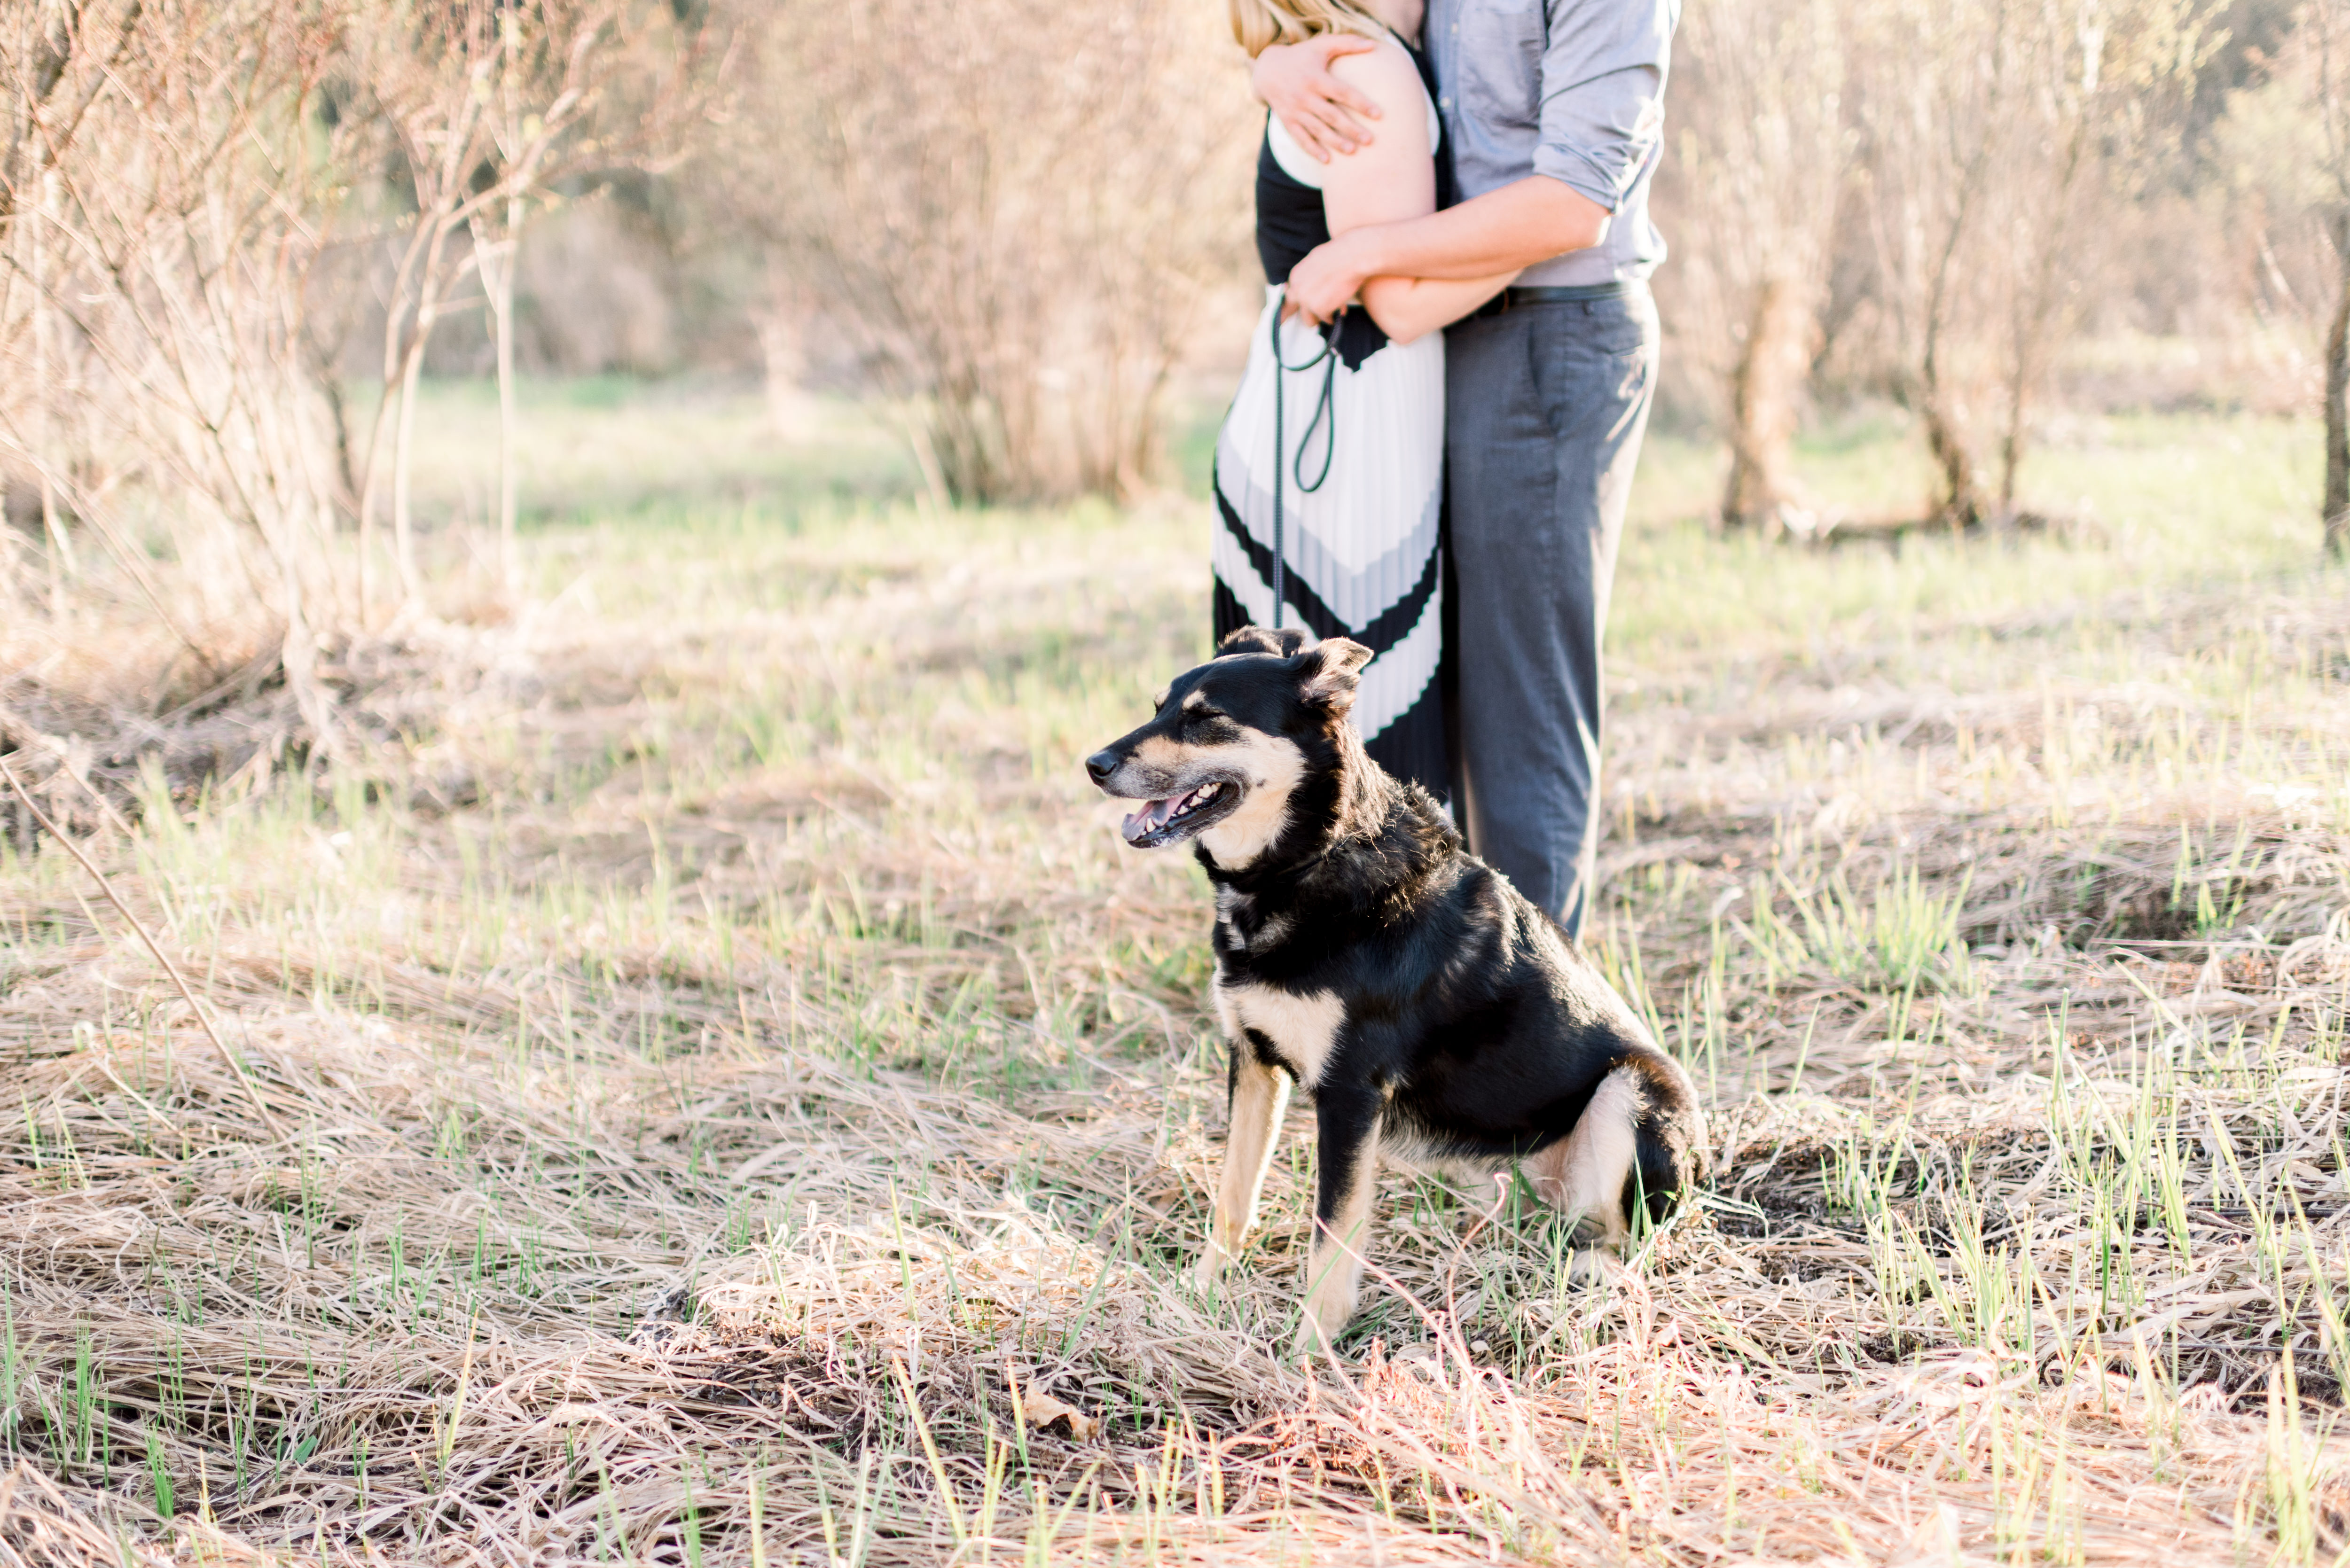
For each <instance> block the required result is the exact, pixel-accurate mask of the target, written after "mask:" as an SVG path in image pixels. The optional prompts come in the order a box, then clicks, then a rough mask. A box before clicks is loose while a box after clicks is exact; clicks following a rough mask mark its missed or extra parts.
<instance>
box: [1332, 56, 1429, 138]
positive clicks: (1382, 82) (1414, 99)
mask: <svg viewBox="0 0 2350 1568" xmlns="http://www.w3.org/2000/svg"><path fill="white" fill-rule="evenodd" d="M1330 71H1331V74H1332V75H1333V76H1336V77H1337V78H1339V79H1340V80H1341V81H1344V82H1345V83H1346V84H1347V86H1348V87H1352V88H1360V89H1361V90H1362V91H1363V92H1364V93H1366V94H1367V95H1368V96H1369V97H1370V99H1371V100H1372V101H1373V102H1375V103H1377V104H1378V106H1379V108H1380V109H1384V110H1386V111H1387V112H1388V114H1390V115H1394V114H1403V113H1407V112H1409V115H1410V116H1411V118H1413V119H1417V118H1418V117H1419V109H1420V107H1421V105H1422V104H1423V103H1424V102H1425V101H1426V97H1427V92H1428V89H1427V88H1425V87H1423V86H1421V85H1420V79H1419V66H1417V65H1415V64H1414V63H1413V62H1412V57H1411V56H1410V55H1409V53H1408V52H1407V51H1406V50H1405V48H1404V47H1403V46H1402V45H1401V44H1399V43H1397V42H1396V41H1395V40H1394V39H1392V38H1389V39H1386V40H1383V41H1382V42H1381V43H1380V45H1379V47H1378V48H1376V49H1365V50H1364V51H1363V52H1362V53H1360V54H1356V55H1341V56H1339V57H1337V58H1336V59H1335V60H1333V61H1331V62H1330ZM1374 145H1376V143H1374Z"/></svg>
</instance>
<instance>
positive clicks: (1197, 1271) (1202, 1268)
mask: <svg viewBox="0 0 2350 1568" xmlns="http://www.w3.org/2000/svg"><path fill="white" fill-rule="evenodd" d="M1229 1262H1232V1260H1231V1258H1230V1257H1228V1256H1227V1255H1226V1254H1225V1252H1224V1251H1223V1249H1222V1248H1221V1247H1211V1248H1209V1249H1208V1250H1207V1251H1204V1252H1202V1253H1201V1254H1200V1261H1199V1262H1196V1263H1193V1264H1192V1265H1191V1288H1192V1289H1193V1290H1195V1291H1198V1292H1199V1293H1201V1295H1209V1296H1211V1295H1214V1294H1215V1293H1216V1287H1217V1286H1219V1285H1221V1284H1222V1283H1223V1279H1224V1267H1225V1265H1226V1264H1228V1263H1229Z"/></svg>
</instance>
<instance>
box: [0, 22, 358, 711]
mask: <svg viewBox="0 0 2350 1568" xmlns="http://www.w3.org/2000/svg"><path fill="white" fill-rule="evenodd" d="M9 10H10V12H11V15H10V16H8V20H7V24H6V26H7V31H8V32H9V33H10V34H11V35H12V36H13V38H14V39H15V40H17V41H19V42H20V44H23V43H29V44H30V45H31V46H32V47H29V48H26V47H16V48H12V49H10V50H9V51H7V55H6V58H7V61H8V62H9V63H8V65H7V67H6V69H7V71H8V73H9V75H8V81H7V88H8V91H9V95H10V99H11V103H10V109H11V110H12V113H11V117H10V118H11V122H12V130H11V138H12V139H11V141H10V143H9V144H8V146H7V148H6V151H5V161H0V225H5V227H0V266H5V269H6V270H5V287H4V288H0V366H4V367H5V372H6V373H5V376H0V447H5V451H6V452H7V454H8V456H9V457H10V459H11V460H12V461H13V462H15V463H16V464H19V465H21V466H23V467H24V468H25V469H26V470H28V471H30V472H32V473H34V474H36V475H37V476H38V481H39V484H40V487H41V496H42V502H41V506H42V513H43V516H44V524H45V528H46V530H47V534H48V536H49V541H50V560H51V570H52V572H53V574H56V575H57V576H60V577H62V576H66V575H71V574H75V573H77V572H78V569H79V567H80V565H81V561H80V557H79V554H78V552H77V551H76V550H74V549H73V548H72V547H71V546H70V545H69V544H68V523H67V521H66V517H67V514H70V516H71V518H72V520H73V523H74V524H78V525H79V526H80V527H81V528H83V529H85V530H86V531H87V532H88V534H89V535H91V536H92V537H93V538H94V539H95V540H96V541H97V542H98V544H99V546H100V547H101V548H102V549H103V550H104V551H105V552H106V553H107V554H108V555H109V556H111V557H112V559H113V562H114V564H115V565H116V566H117V568H118V569H119V571H120V576H121V578H122V579H123V580H124V582H126V583H127V584H128V585H130V586H131V587H134V588H135V589H136V591H137V592H138V593H139V594H140V596H142V597H144V598H145V600H146V601H147V603H148V605H149V607H151V611H152V613H153V614H154V616H155V617H156V618H157V619H158V620H159V621H160V622H161V624H163V625H164V626H166V627H168V628H172V632H173V634H174V635H175V636H176V637H177V638H178V639H179V640H180V641H181V642H182V644H183V645H184V646H185V648H186V649H187V650H188V651H189V652H190V653H191V654H192V656H193V657H194V658H195V659H197V660H198V661H199V662H201V663H203V664H205V665H207V666H210V665H212V664H213V662H214V660H213V648H214V646H215V644H216V643H218V642H219V641H220V640H221V639H220V637H219V636H218V635H217V634H216V632H215V630H214V628H216V627H219V626H221V625H223V624H228V625H236V624H241V623H244V622H246V621H249V619H250V618H251V617H252V615H253V613H254V611H255V608H256V607H267V610H268V611H269V612H271V613H272V614H274V616H275V618H276V620H277V622H278V624H279V627H280V629H281V633H282V636H281V645H282V648H283V650H284V660H285V666H286V677H287V680H288V681H289V682H290V683H291V685H292V686H293V688H294V690H295V691H296V694H297V696H298V697H299V698H300V699H301V701H302V703H303V707H304V709H305V711H306V716H307V717H308V718H309V719H310V720H311V721H312V722H313V725H314V727H315V728H317V730H318V731H319V732H320V733H321V736H322V738H323V737H324V736H325V735H326V733H327V726H326V725H325V723H324V704H323V699H322V698H321V697H320V695H319V692H318V689H317V684H316V682H315V681H313V680H310V678H309V665H310V659H311V655H312V652H313V649H314V646H315V643H314V638H315V628H317V626H318V625H320V624H321V623H322V622H325V621H331V620H332V619H333V618H335V617H336V615H337V614H338V597H339V585H338V583H337V581H336V579H335V576H334V573H333V571H332V569H331V566H330V565H329V563H328V559H327V557H326V555H325V553H324V552H323V551H322V550H321V549H320V548H319V547H318V546H319V544H320V542H321V541H322V540H323V538H324V535H325V533H326V531H327V530H328V529H329V528H331V527H332V525H333V490H332V476H331V472H330V467H329V458H328V452H329V450H330V448H329V445H328V441H327V440H326V427H327V420H328V410H327V408H326V407H325V405H324V404H323V403H322V402H321V400H320V398H319V396H318V393H317V386H316V384H315V382H314V381H313V379H312V378H311V375H310V372H309V368H308V366H307V363H306V361H305V358H304V354H303V350H302V336H303V323H302V311H303V301H304V296H305V290H304V286H303V285H304V280H305V278H306V277H307V272H308V268H309V266H310V265H311V264H312V263H313V262H314V261H315V260H316V258H317V254H318V246H319V241H320V232H321V231H320V223H321V218H322V215H324V214H326V213H330V212H331V211H332V208H333V205H334V203H335V201H336V184H337V170H338V158H339V155H340V152H341V148H342V139H341V135H340V133H338V132H337V131H335V130H329V129H325V128H322V126H321V125H320V123H319V121H318V119H317V117H316V115H315V113H314V109H315V105H316V101H317V94H318V90H319V86H320V83H321V81H322V80H323V78H325V76H326V74H327V73H328V70H329V69H331V68H332V63H333V61H334V59H335V57H336V51H337V49H338V47H339V45H340V43H341V36H342V35H341V29H342V23H343V17H342V16H341V14H340V13H338V12H337V11H334V10H332V9H316V10H306V11H304V12H301V13H298V14H296V15H292V16H288V15H285V14H282V13H280V12H279V11H277V10H276V8H274V7H270V6H267V5H260V4H255V3H251V0H247V3H244V4H236V3H232V4H226V5H216V4H192V3H187V0H160V3H147V4H137V3H129V4H120V5H88V6H81V7H50V6H34V5H12V6H11V7H10V8H9ZM27 371H29V374H27V373H26V372H27ZM141 490H143V491H144V492H145V493H146V494H148V495H149V496H151V497H153V496H162V497H167V498H168V499H167V500H165V501H164V503H163V504H161V505H158V506H157V507H156V508H155V510H154V516H155V518H156V520H157V522H158V523H159V524H161V526H162V528H163V529H164V530H165V531H166V532H167V533H168V534H169V535H171V536H172V540H173V542H174V544H175V545H176V547H177V554H178V555H180V556H182V558H192V557H196V556H203V557H205V558H206V559H207V561H208V562H209V566H208V569H206V570H203V571H200V572H197V573H194V574H191V575H189V576H187V577H185V578H183V579H182V581H181V582H180V583H179V585H178V587H177V588H176V590H175V591H167V589H166V587H165V586H164V584H163V583H162V581H161V578H160V577H159V576H158V574H157V573H156V571H155V570H154V567H153V566H152V564H151V561H150V559H149V557H148V555H147V553H146V551H145V550H144V549H142V548H141V547H140V544H139V542H138V541H137V540H136V539H135V538H134V537H133V531H134V523H135V519H134V518H133V517H132V516H131V515H130V514H129V513H128V511H127V504H128V502H129V500H130V497H131V496H133V495H135V494H138V493H140V491H141ZM52 607H53V609H56V608H61V607H62V594H61V593H59V594H58V595H57V597H56V598H55V599H54V600H53V605H52ZM230 640H234V634H231V636H230Z"/></svg>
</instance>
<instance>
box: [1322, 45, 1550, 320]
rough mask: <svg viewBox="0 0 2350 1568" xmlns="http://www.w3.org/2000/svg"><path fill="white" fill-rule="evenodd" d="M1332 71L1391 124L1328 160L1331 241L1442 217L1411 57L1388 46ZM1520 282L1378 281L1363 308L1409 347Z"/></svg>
mask: <svg viewBox="0 0 2350 1568" xmlns="http://www.w3.org/2000/svg"><path fill="white" fill-rule="evenodd" d="M1331 69H1332V71H1333V73H1334V74H1336V76H1337V77H1338V78H1339V79H1340V80H1342V81H1345V82H1346V83H1347V85H1349V86H1351V87H1353V88H1357V89H1358V90H1359V91H1361V92H1362V93H1363V94H1364V96H1366V97H1367V98H1368V99H1370V100H1371V101H1372V102H1373V103H1375V104H1377V105H1378V107H1379V109H1381V110H1382V111H1383V112H1382V113H1381V115H1380V117H1379V118H1380V119H1381V120H1382V121H1383V122H1384V123H1385V124H1386V126H1387V132H1386V134H1385V135H1383V136H1381V137H1380V138H1379V139H1378V140H1377V141H1374V142H1371V143H1369V144H1368V145H1367V146H1364V147H1360V148H1357V150H1356V151H1353V152H1348V153H1343V154H1341V155H1340V156H1338V157H1336V158H1334V159H1332V160H1331V161H1330V164H1329V171H1328V172H1327V173H1326V174H1325V175H1324V176H1323V184H1322V209H1323V212H1324V213H1326V215H1327V216H1328V218H1329V221H1330V233H1331V235H1332V237H1333V238H1336V236H1337V235H1339V234H1346V233H1347V231H1349V230H1351V229H1359V228H1367V227H1369V226H1371V225H1374V224H1379V223H1399V222H1402V221H1405V220H1409V219H1412V218H1422V217H1426V216H1427V215H1428V214H1429V213H1433V212H1434V211H1436V150H1435V149H1434V148H1433V147H1432V146H1430V143H1429V139H1428V110H1427V107H1426V103H1425V100H1424V98H1423V96H1422V95H1423V90H1424V89H1423V88H1421V87H1420V83H1419V68H1418V67H1415V66H1414V65H1413V64H1412V63H1411V58H1410V57H1409V56H1408V55H1406V54H1405V53H1404V52H1403V51H1402V50H1401V49H1400V48H1395V47H1384V46H1383V47H1380V48H1379V49H1378V50H1377V51H1375V52H1373V53H1369V54H1360V55H1348V56H1347V57H1344V58H1341V59H1338V60H1336V61H1333V62H1332V64H1331ZM1515 276H1517V274H1516V272H1514V271H1512V272H1502V273H1496V274H1493V275H1490V276H1486V277H1479V278H1470V279H1463V280H1459V281H1454V280H1451V279H1441V280H1440V279H1435V278H1415V277H1374V278H1370V279H1368V280H1367V281H1366V282H1365V283H1364V284H1363V286H1362V300H1363V308H1364V309H1366V310H1367V311H1369V312H1370V314H1371V319H1372V320H1373V321H1376V322H1378V324H1379V329H1380V330H1381V331H1383V332H1385V333H1386V334H1387V335H1388V337H1390V338H1391V339H1393V340H1394V341H1396V342H1398V343H1409V342H1410V341H1411V340H1412V339H1413V338H1415V337H1421V336H1423V335H1425V334H1427V333H1430V332H1433V331H1435V330H1436V329H1437V328H1438V327H1443V326H1445V325H1447V324H1448V323H1451V322H1453V321H1458V320H1459V319H1460V318H1461V317H1463V316H1466V315H1468V314H1469V313H1470V312H1471V311H1472V310H1474V309H1476V308H1477V307H1478V306H1481V305H1482V304H1484V303H1485V301H1487V300H1489V299H1491V298H1492V297H1493V296H1494V295H1496V294H1498V293H1499V292H1501V290H1502V288H1503V286H1505V285H1507V284H1508V283H1509V281H1510V280H1511V279H1512V278H1513V277H1515Z"/></svg>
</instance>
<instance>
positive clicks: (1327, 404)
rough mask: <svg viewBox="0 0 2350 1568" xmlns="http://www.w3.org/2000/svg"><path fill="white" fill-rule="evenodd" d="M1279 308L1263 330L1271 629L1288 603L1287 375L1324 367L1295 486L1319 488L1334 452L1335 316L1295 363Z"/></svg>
mask: <svg viewBox="0 0 2350 1568" xmlns="http://www.w3.org/2000/svg"><path fill="white" fill-rule="evenodd" d="M1287 297H1288V294H1287V290H1286V289H1285V288H1284V291H1283V298H1284V300H1285V299H1286V298H1287ZM1281 320H1282V317H1281V312H1280V311H1278V310H1275V311H1274V313H1273V327H1272V328H1271V330H1270V331H1269V332H1268V334H1267V337H1268V338H1269V339H1270V341H1269V343H1268V345H1267V346H1268V347H1269V348H1272V350H1273V629H1274V630H1275V631H1279V630H1280V629H1281V623H1282V618H1283V612H1284V610H1285V609H1286V607H1287V601H1288V597H1289V552H1288V550H1287V548H1286V545H1287V544H1288V541H1287V539H1286V538H1285V537H1284V532H1283V523H1284V517H1283V514H1282V490H1283V487H1284V479H1285V478H1286V474H1285V472H1284V471H1285V470H1286V469H1287V468H1288V467H1289V466H1290V456H1289V452H1288V441H1287V439H1286V436H1287V432H1286V431H1284V429H1283V409H1282V403H1283V400H1284V394H1283V382H1284V380H1285V379H1286V378H1287V377H1288V376H1289V375H1291V374H1293V373H1297V372H1303V371H1306V370H1311V369H1314V367H1315V366H1316V365H1320V366H1322V367H1323V370H1322V395H1321V397H1320V398H1318V399H1317V400H1315V407H1314V417H1313V418H1312V419H1311V420H1309V421H1306V424H1305V437H1304V438H1303V439H1302V440H1300V441H1298V443H1297V456H1296V459H1295V462H1296V466H1297V488H1298V489H1299V490H1301V491H1304V492H1305V493H1307V494H1309V495H1310V494H1312V493H1314V492H1315V491H1317V490H1319V489H1321V488H1322V486H1323V483H1324V482H1326V480H1328V479H1329V477H1330V463H1331V462H1332V460H1333V459H1335V458H1336V456H1337V452H1338V406H1337V402H1336V391H1337V382H1338V322H1337V318H1336V317H1332V318H1331V319H1330V320H1329V321H1328V322H1327V323H1326V324H1325V325H1324V327H1322V331H1321V337H1322V351H1321V352H1320V353H1318V354H1316V355H1315V356H1314V358H1311V359H1308V360H1306V361H1305V363H1304V364H1302V365H1293V364H1291V363H1289V361H1288V360H1286V359H1284V358H1282V357H1281ZM1324 420H1328V421H1329V423H1330V434H1329V439H1328V440H1327V441H1326V442H1325V443H1324V445H1323V448H1322V472H1319V473H1317V474H1315V476H1314V483H1311V484H1308V483H1305V449H1306V448H1307V447H1309V446H1311V445H1313V444H1314V432H1315V431H1316V430H1317V429H1319V428H1320V427H1321V425H1322V422H1323V421H1324Z"/></svg>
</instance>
